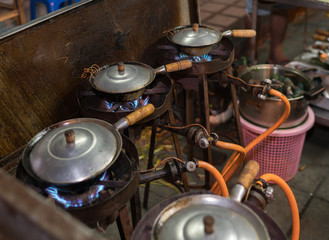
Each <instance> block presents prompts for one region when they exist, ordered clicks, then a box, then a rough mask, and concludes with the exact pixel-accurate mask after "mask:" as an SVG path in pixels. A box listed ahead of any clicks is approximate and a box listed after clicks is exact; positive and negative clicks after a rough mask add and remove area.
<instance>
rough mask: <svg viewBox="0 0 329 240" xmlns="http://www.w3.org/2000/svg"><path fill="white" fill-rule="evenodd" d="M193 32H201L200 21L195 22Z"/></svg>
mask: <svg viewBox="0 0 329 240" xmlns="http://www.w3.org/2000/svg"><path fill="white" fill-rule="evenodd" d="M192 28H193V32H194V33H198V32H199V24H198V23H193V26H192Z"/></svg>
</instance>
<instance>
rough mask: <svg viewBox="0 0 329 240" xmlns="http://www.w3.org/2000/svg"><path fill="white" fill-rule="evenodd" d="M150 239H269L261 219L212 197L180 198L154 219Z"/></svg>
mask: <svg viewBox="0 0 329 240" xmlns="http://www.w3.org/2000/svg"><path fill="white" fill-rule="evenodd" d="M152 239H153V240H163V239H172V240H175V239H184V240H194V239H195V240H196V239H198V240H202V239H246V240H247V239H252V240H256V239H262V240H263V239H264V240H266V239H270V237H269V234H268V231H267V228H266V227H265V225H264V223H263V222H262V221H261V219H260V218H259V217H258V216H257V215H256V214H255V213H254V212H253V211H252V210H251V209H250V208H248V207H247V206H246V205H244V204H242V203H240V202H238V201H233V200H230V199H229V198H225V197H220V196H217V195H213V194H197V195H190V196H186V197H182V198H180V199H178V200H176V201H174V202H173V203H171V204H169V205H168V206H167V207H165V208H164V209H163V210H162V211H161V212H160V214H159V215H158V217H157V218H156V220H155V222H154V225H153V228H152Z"/></svg>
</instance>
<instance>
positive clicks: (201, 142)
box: [199, 137, 209, 148]
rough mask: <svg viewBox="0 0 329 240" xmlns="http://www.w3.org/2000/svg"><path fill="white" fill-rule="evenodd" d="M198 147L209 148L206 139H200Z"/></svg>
mask: <svg viewBox="0 0 329 240" xmlns="http://www.w3.org/2000/svg"><path fill="white" fill-rule="evenodd" d="M199 147H200V148H208V147H209V141H208V139H207V138H204V137H203V138H200V140H199Z"/></svg>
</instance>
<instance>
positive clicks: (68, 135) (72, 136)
mask: <svg viewBox="0 0 329 240" xmlns="http://www.w3.org/2000/svg"><path fill="white" fill-rule="evenodd" d="M65 138H66V142H67V143H74V141H75V134H74V131H73V130H72V129H69V130H66V131H65Z"/></svg>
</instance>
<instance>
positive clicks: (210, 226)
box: [203, 215, 215, 234]
mask: <svg viewBox="0 0 329 240" xmlns="http://www.w3.org/2000/svg"><path fill="white" fill-rule="evenodd" d="M203 224H204V232H205V234H212V233H213V232H214V224H215V219H214V218H213V217H212V216H209V215H207V216H205V217H204V218H203Z"/></svg>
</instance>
